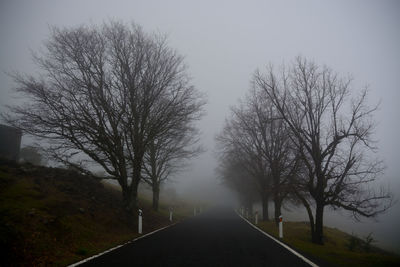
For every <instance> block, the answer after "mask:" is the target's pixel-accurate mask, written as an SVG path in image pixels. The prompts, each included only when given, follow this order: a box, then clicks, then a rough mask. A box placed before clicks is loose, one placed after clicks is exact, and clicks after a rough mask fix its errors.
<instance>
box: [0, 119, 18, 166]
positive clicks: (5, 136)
mask: <svg viewBox="0 0 400 267" xmlns="http://www.w3.org/2000/svg"><path fill="white" fill-rule="evenodd" d="M21 137H22V131H21V130H19V129H16V128H14V127H10V126H6V125H1V124H0V158H5V159H9V160H14V161H18V159H19V150H20V148H21Z"/></svg>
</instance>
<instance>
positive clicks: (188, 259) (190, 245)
mask: <svg viewBox="0 0 400 267" xmlns="http://www.w3.org/2000/svg"><path fill="white" fill-rule="evenodd" d="M79 266H82V267H84V266H310V265H309V264H307V263H306V262H305V261H303V260H302V259H300V258H299V257H298V256H296V255H294V254H293V253H292V252H290V251H289V250H287V249H286V248H284V247H282V246H281V245H279V244H278V243H277V242H275V241H274V240H272V239H270V238H269V237H267V236H265V235H263V234H262V233H260V232H259V231H257V230H256V229H254V228H253V227H252V226H250V225H249V224H248V223H247V222H246V221H244V220H243V219H242V218H240V217H239V216H238V215H237V214H236V213H235V212H234V211H233V210H232V209H223V208H218V209H212V210H209V211H207V212H204V213H202V214H199V215H197V216H195V217H193V218H190V219H187V220H185V221H183V222H181V223H178V224H176V225H173V226H171V227H169V228H167V229H164V230H162V231H159V232H156V233H154V234H152V235H149V236H146V237H144V238H142V239H139V240H137V241H134V242H131V243H128V244H127V245H125V246H122V247H120V248H118V249H115V250H112V251H110V252H108V253H106V254H103V255H102V256H99V257H96V258H94V259H92V260H90V261H87V262H85V263H83V264H81V265H79Z"/></svg>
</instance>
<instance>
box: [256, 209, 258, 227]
mask: <svg viewBox="0 0 400 267" xmlns="http://www.w3.org/2000/svg"><path fill="white" fill-rule="evenodd" d="M256 224H258V211H256Z"/></svg>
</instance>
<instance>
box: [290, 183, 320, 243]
mask: <svg viewBox="0 0 400 267" xmlns="http://www.w3.org/2000/svg"><path fill="white" fill-rule="evenodd" d="M293 192H294V193H295V195H296V196H297V197H298V198H299V199H300V200H301V202H302V203H303V205H304V207H305V208H306V210H307V214H308V220H309V222H310V228H311V240H314V239H315V225H314V216H313V214H312V210H311V206H310V204H308V202H307V200H306V199H305V198H304V197H303V196H302V195H301V194H299V193H298V192H297V190H294V191H293Z"/></svg>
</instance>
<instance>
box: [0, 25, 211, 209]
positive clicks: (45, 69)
mask: <svg viewBox="0 0 400 267" xmlns="http://www.w3.org/2000/svg"><path fill="white" fill-rule="evenodd" d="M34 61H35V63H36V64H37V66H38V67H39V68H40V69H41V70H42V73H41V75H40V76H39V77H34V76H25V75H20V74H15V75H14V78H15V81H16V83H17V84H18V85H19V87H18V89H17V91H18V92H20V93H22V94H24V95H25V96H26V97H27V99H28V101H27V103H25V104H24V105H20V106H14V107H11V115H5V116H4V117H5V118H6V121H7V122H9V123H10V124H12V125H14V126H16V127H18V128H20V129H23V130H24V132H26V133H29V134H32V135H34V136H36V137H40V138H46V139H47V140H49V141H50V146H49V149H48V150H49V151H51V152H52V154H53V156H55V158H56V159H58V160H59V161H61V162H63V163H65V164H69V165H73V166H75V167H78V168H80V169H81V170H82V171H86V172H87V171H88V169H87V168H86V167H85V166H84V165H83V163H84V162H83V161H82V160H80V159H81V158H82V156H81V155H82V154H83V155H85V156H86V157H87V158H89V159H90V161H91V162H95V163H97V164H98V165H100V166H101V167H102V168H103V169H104V170H105V171H106V172H107V173H108V174H110V175H112V176H113V177H115V178H116V179H117V180H118V182H119V184H120V185H121V187H122V195H123V200H124V205H125V207H126V208H127V209H128V210H131V209H132V208H133V207H135V206H137V190H138V186H139V181H140V180H141V173H142V163H143V157H144V154H145V152H146V150H147V148H148V145H149V144H151V143H152V142H153V140H154V139H155V138H156V137H157V136H160V135H162V134H163V133H166V132H168V131H170V129H173V128H175V127H176V125H177V124H178V123H179V121H180V120H183V119H184V120H186V121H187V120H188V119H187V118H193V119H195V118H198V116H199V112H200V109H201V107H202V105H203V104H204V101H203V100H202V99H201V96H200V95H199V93H198V92H197V91H196V90H195V89H194V88H193V86H192V85H191V84H190V79H189V77H188V75H187V72H186V67H185V65H184V64H183V58H182V56H180V55H179V54H177V52H176V51H174V50H173V49H171V48H169V47H168V45H167V43H166V38H165V37H164V36H160V35H149V34H146V33H144V32H143V30H142V29H141V28H140V27H139V26H137V25H134V24H132V26H131V27H128V26H126V25H124V24H122V23H119V22H111V23H108V24H103V25H102V26H101V27H85V26H81V27H77V28H71V29H59V28H52V31H51V36H50V38H49V40H48V41H47V42H46V43H45V52H44V53H42V54H40V55H36V56H35V57H34ZM189 121H190V120H189Z"/></svg>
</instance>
